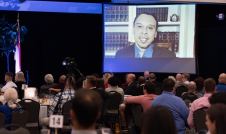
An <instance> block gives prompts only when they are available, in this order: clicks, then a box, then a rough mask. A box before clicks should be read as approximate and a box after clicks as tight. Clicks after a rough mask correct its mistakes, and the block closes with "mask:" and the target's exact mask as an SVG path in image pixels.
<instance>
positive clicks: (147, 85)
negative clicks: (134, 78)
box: [144, 81, 156, 94]
mask: <svg viewBox="0 0 226 134" xmlns="http://www.w3.org/2000/svg"><path fill="white" fill-rule="evenodd" d="M144 89H145V90H146V91H147V93H149V94H156V87H155V85H154V84H153V83H152V82H150V81H147V82H145V84H144Z"/></svg>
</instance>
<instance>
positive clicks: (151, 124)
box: [142, 106, 177, 134]
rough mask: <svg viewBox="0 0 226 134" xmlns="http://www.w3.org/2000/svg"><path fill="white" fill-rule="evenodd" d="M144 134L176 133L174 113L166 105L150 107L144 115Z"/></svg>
mask: <svg viewBox="0 0 226 134" xmlns="http://www.w3.org/2000/svg"><path fill="white" fill-rule="evenodd" d="M142 133H143V134H176V133H177V130H176V125H175V121H174V119H173V115H172V113H171V112H170V110H169V109H167V108H166V107H164V106H154V107H151V108H149V109H148V110H147V111H146V112H145V113H144V115H143V122H142Z"/></svg>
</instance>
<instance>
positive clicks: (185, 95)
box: [181, 81, 198, 106]
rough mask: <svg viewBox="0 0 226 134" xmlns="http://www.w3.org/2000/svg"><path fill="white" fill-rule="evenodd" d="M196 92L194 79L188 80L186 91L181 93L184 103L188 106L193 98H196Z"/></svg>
mask: <svg viewBox="0 0 226 134" xmlns="http://www.w3.org/2000/svg"><path fill="white" fill-rule="evenodd" d="M195 92H196V84H195V82H194V81H191V82H189V84H188V92H185V93H182V96H181V98H182V99H183V100H184V101H185V103H186V105H187V106H189V104H190V103H192V102H193V101H194V100H196V99H198V97H197V95H196V94H195Z"/></svg>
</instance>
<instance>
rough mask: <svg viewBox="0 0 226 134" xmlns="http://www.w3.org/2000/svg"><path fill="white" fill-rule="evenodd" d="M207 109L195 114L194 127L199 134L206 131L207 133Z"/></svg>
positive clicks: (199, 110)
mask: <svg viewBox="0 0 226 134" xmlns="http://www.w3.org/2000/svg"><path fill="white" fill-rule="evenodd" d="M207 109H208V108H207V107H203V108H200V109H198V110H196V111H194V113H193V121H194V126H195V130H196V132H197V133H200V132H203V131H206V132H207V130H208V129H207V127H206V124H205V122H206V111H207Z"/></svg>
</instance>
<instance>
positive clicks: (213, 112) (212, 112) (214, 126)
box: [206, 104, 226, 134]
mask: <svg viewBox="0 0 226 134" xmlns="http://www.w3.org/2000/svg"><path fill="white" fill-rule="evenodd" d="M225 124H226V105H224V104H214V105H212V106H211V107H210V108H209V109H208V110H207V114H206V126H207V128H208V130H209V132H208V134H226V127H225Z"/></svg>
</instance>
